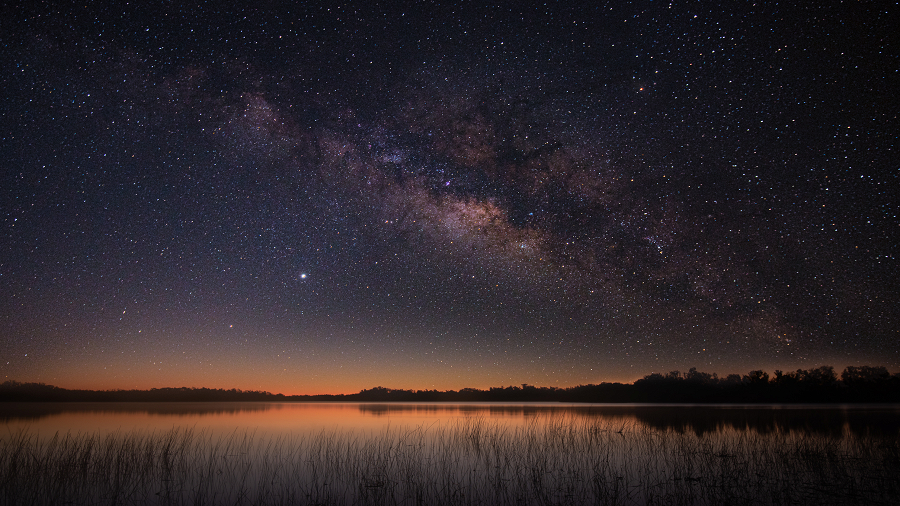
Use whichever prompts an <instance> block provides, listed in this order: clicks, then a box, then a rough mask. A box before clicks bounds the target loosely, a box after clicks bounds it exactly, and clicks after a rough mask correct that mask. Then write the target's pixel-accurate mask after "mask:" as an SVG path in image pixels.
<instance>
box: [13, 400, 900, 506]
mask: <svg viewBox="0 0 900 506" xmlns="http://www.w3.org/2000/svg"><path fill="white" fill-rule="evenodd" d="M897 497H900V440H898V438H896V437H886V436H879V435H859V434H854V433H850V432H846V433H845V434H844V435H843V436H841V437H829V436H823V435H809V434H806V433H802V432H798V431H775V432H773V433H767V434H759V433H756V432H754V431H749V430H748V431H721V432H716V433H706V434H702V435H698V434H695V433H690V432H680V431H676V430H659V429H652V428H645V427H643V426H639V425H626V426H624V427H623V426H621V423H618V424H616V425H612V424H609V423H605V422H603V421H596V420H585V419H580V418H574V417H561V416H556V417H536V418H534V419H532V420H531V421H530V422H529V423H527V424H526V425H525V426H515V427H512V426H506V425H503V424H501V423H498V422H493V421H489V420H486V419H484V418H477V417H473V418H469V419H465V420H459V421H456V422H453V423H450V424H446V425H440V424H433V425H430V426H424V425H423V426H415V427H391V426H386V427H385V428H384V429H383V430H382V431H381V432H378V433H371V434H361V433H357V432H353V431H341V430H333V431H324V432H321V433H319V434H318V435H316V436H314V437H312V436H306V437H296V438H292V437H266V436H265V435H260V434H257V433H255V432H253V431H235V432H233V433H231V434H230V435H227V436H221V435H220V436H215V435H212V434H211V433H208V432H204V431H197V430H194V429H191V428H187V429H182V428H175V429H173V430H171V431H166V432H140V431H135V432H120V433H114V434H111V435H108V436H104V437H100V436H97V435H90V434H74V435H73V434H57V435H56V436H54V437H51V438H40V437H38V436H37V435H36V434H31V433H29V432H28V431H20V432H11V433H8V434H6V435H4V436H3V437H2V439H0V504H8V505H31V504H34V505H50V504H116V505H119V504H172V505H188V504H190V505H201V504H211V505H216V504H229V505H234V504H274V505H282V504H284V505H287V504H321V505H325V504H329V505H331V504H334V505H354V504H376V505H395V504H396V505H419V504H427V505H445V504H446V505H450V504H467V505H523V504H536V505H550V504H610V505H619V504H621V505H627V504H661V505H662V504H710V505H712V504H754V505H755V504H867V505H869V504H894V502H895V501H896V498H897Z"/></svg>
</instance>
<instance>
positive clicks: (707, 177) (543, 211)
mask: <svg viewBox="0 0 900 506" xmlns="http://www.w3.org/2000/svg"><path fill="white" fill-rule="evenodd" d="M0 13H2V14H0V16H2V17H0V26H3V30H2V31H0V32H2V35H0V71H2V74H0V80H2V87H3V89H4V90H6V93H5V99H4V101H3V103H2V104H0V138H2V142H0V167H2V173H0V174H2V176H0V177H2V179H0V359H2V360H0V376H2V378H3V380H6V379H15V380H18V381H41V382H45V383H51V384H56V385H59V386H63V387H68V388H104V389H106V388H150V387H162V386H208V387H216V388H233V387H236V388H244V389H264V390H269V391H273V392H283V393H287V394H291V393H346V392H353V391H358V390H360V389H362V388H369V387H372V386H376V385H384V386H388V387H392V388H413V389H416V388H439V389H447V388H462V387H479V388H483V387H487V386H499V385H506V384H519V383H529V384H537V385H547V386H571V385H576V384H583V383H598V382H601V381H631V380H634V379H636V378H638V377H641V376H643V375H645V374H648V373H650V372H666V371H669V370H673V369H679V370H686V369H688V368H690V367H697V368H698V369H701V370H705V371H710V372H718V373H719V374H726V373H732V372H741V373H743V372H746V371H749V370H750V369H760V368H762V369H766V370H770V371H771V370H774V369H783V370H793V369H797V368H799V367H803V368H808V367H814V366H818V365H822V364H829V365H833V366H835V367H836V368H837V369H841V368H843V367H844V366H846V365H860V364H870V365H885V366H887V367H889V368H891V369H895V368H897V367H900V355H898V351H900V350H898V347H897V344H896V343H897V338H898V337H900V335H898V331H897V329H898V324H900V321H898V311H897V309H896V308H897V305H898V302H900V293H898V285H897V283H896V281H895V280H896V271H897V268H898V267H900V266H898V263H897V246H896V245H897V244H898V242H900V237H898V235H897V231H898V227H897V226H898V217H897V207H898V206H897V201H896V198H895V197H893V195H895V194H896V192H897V186H898V177H900V172H898V165H897V159H898V155H897V152H896V142H897V134H898V126H897V113H896V111H897V105H896V104H897V102H896V99H895V98H894V96H893V95H894V90H896V89H898V86H900V72H898V70H897V69H898V68H900V66H898V54H900V52H898V40H897V35H896V34H895V33H894V32H895V30H894V29H893V27H894V26H896V22H897V21H900V20H898V19H897V18H898V14H897V12H895V9H891V8H890V7H888V6H882V5H880V4H877V3H856V4H834V5H831V4H828V5H825V4H823V5H816V6H807V7H803V6H800V7H797V6H794V5H790V4H779V3H775V4H766V5H762V6H760V5H757V6H747V5H731V4H723V5H710V6H708V7H704V8H701V7H700V6H696V5H692V4H691V5H689V4H682V3H677V2H672V3H665V2H663V3H659V2H636V3H629V4H619V3H611V4H595V3H585V4H583V5H576V6H572V7H563V6H551V7H540V8H536V9H532V8H526V7H524V6H516V7H512V8H505V7H486V6H482V5H480V4H467V3H456V4H451V5H442V4H421V5H415V6H411V7H409V8H400V7H397V8H393V7H390V8H389V7H377V6H361V5H360V6H357V5H352V4H341V3H337V2H321V3H309V4H304V5H266V6H264V7H253V8H250V7H248V8H241V7H233V8H228V9H224V10H218V9H215V8H213V7H212V6H209V5H205V4H199V5H198V4H183V5H182V4H179V5H167V4H163V5H156V6H145V5H139V6H133V5H125V6H122V5H118V4H109V5H100V4H98V5H92V6H88V7H84V6H81V5H79V4H71V5H59V6H35V5H32V4H30V3H29V4H24V5H19V6H10V7H5V8H3V10H2V11H0Z"/></svg>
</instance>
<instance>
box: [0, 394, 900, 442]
mask: <svg viewBox="0 0 900 506" xmlns="http://www.w3.org/2000/svg"><path fill="white" fill-rule="evenodd" d="M472 418H478V419H482V420H486V421H489V422H491V423H497V424H502V425H505V426H510V427H512V428H514V427H517V426H522V425H524V424H528V423H532V422H534V421H540V420H543V419H547V418H556V419H560V418H562V419H566V420H578V421H581V420H590V421H602V422H604V423H606V424H608V425H609V426H611V427H613V428H615V427H617V426H622V427H629V428H632V429H634V428H651V429H656V430H673V431H677V432H688V433H694V434H698V435H702V434H707V433H717V432H729V433H733V432H742V431H743V432H754V433H759V434H767V433H771V432H775V431H778V432H781V431H792V432H793V431H796V432H802V433H808V434H818V435H829V436H832V437H841V436H842V435H844V434H848V433H853V434H858V435H865V434H872V435H876V434H877V435H882V436H892V435H900V406H898V405H862V406H857V405H853V406H834V405H821V406H819V405H813V406H811V405H764V406H759V405H726V406H684V405H602V404H558V403H527V404H502V403H470V404H445V403H241V402H228V403H6V404H2V403H0V424H2V425H3V426H4V429H3V432H7V433H8V431H18V430H21V429H27V430H28V431H29V432H31V433H37V434H39V435H41V436H42V437H44V436H52V435H53V434H55V433H60V434H64V433H67V432H68V433H72V434H79V433H81V434H86V433H87V434H100V435H101V436H102V435H106V434H109V433H114V432H128V431H134V430H140V431H155V432H158V431H167V430H170V429H172V428H179V427H182V428H184V427H191V428H194V429H198V430H204V431H207V432H211V433H214V434H228V433H231V432H234V431H235V430H239V431H246V430H251V431H254V432H256V433H257V434H261V435H267V436H305V435H311V434H318V433H321V432H322V431H334V430H338V431H353V432H355V433H358V434H366V433H377V432H380V431H382V430H384V428H385V427H395V428H396V427H417V426H438V427H439V426H441V425H452V424H453V423H455V422H456V421H458V420H465V419H472Z"/></svg>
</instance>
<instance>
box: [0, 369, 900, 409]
mask: <svg viewBox="0 0 900 506" xmlns="http://www.w3.org/2000/svg"><path fill="white" fill-rule="evenodd" d="M259 401H264V402H569V403H609V404H626V403H666V404H778V403H792V404H793V403H798V404H811V403H820V404H859V403H894V402H900V372H898V373H894V374H891V373H889V372H888V370H887V369H886V368H885V367H880V366H877V367H873V366H860V367H854V366H849V367H847V368H846V369H845V370H844V371H843V373H841V375H840V377H838V376H837V374H836V373H835V372H834V369H833V368H832V367H830V366H822V367H819V368H816V369H810V370H802V369H798V370H797V371H794V372H789V373H782V372H781V371H775V374H774V375H773V376H772V377H769V375H768V373H766V372H764V371H761V370H756V371H751V372H750V373H749V374H746V375H743V376H739V375H737V374H731V375H728V376H726V377H724V378H720V377H718V376H717V375H715V374H709V373H704V372H699V371H697V370H696V369H694V368H692V369H691V370H690V371H688V372H679V371H672V372H670V373H668V374H666V375H662V374H658V373H654V374H649V375H647V376H645V377H643V378H641V379H639V380H637V381H635V382H634V383H600V384H589V385H578V386H574V387H566V388H559V387H538V386H534V385H529V384H522V385H521V386H503V387H491V388H489V389H486V390H485V389H477V388H463V389H461V390H443V391H439V390H404V389H392V388H385V387H380V386H379V387H375V388H371V389H365V390H361V391H360V392H357V393H353V394H323V395H284V394H273V393H270V392H265V391H256V390H239V389H227V390H226V389H211V388H187V387H180V388H153V389H150V390H70V389H66V388H60V387H56V386H53V385H46V384H43V383H20V382H17V381H6V382H4V383H2V384H0V402H259Z"/></svg>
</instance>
